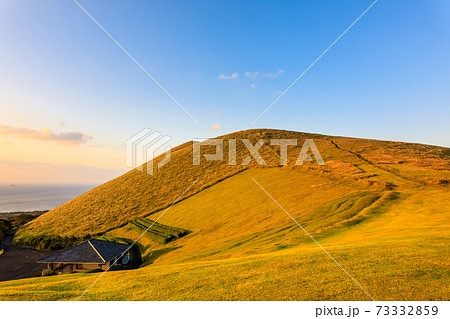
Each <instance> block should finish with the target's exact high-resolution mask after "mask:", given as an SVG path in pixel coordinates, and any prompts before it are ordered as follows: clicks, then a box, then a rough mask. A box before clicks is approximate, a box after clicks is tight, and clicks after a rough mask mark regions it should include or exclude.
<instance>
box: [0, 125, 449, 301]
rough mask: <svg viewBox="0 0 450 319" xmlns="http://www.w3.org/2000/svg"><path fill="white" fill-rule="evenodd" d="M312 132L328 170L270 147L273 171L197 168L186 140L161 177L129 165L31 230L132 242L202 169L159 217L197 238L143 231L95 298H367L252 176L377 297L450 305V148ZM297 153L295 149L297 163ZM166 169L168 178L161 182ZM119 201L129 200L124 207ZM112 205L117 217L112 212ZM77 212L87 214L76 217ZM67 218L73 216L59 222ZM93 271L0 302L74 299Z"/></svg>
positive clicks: (12, 292)
mask: <svg viewBox="0 0 450 319" xmlns="http://www.w3.org/2000/svg"><path fill="white" fill-rule="evenodd" d="M306 136H307V135H305V134H302V133H295V132H285V131H273V130H272V131H269V130H265V131H262V132H258V131H245V132H239V133H235V134H233V135H231V136H230V137H231V138H246V137H250V138H253V139H255V138H260V137H263V138H281V137H283V138H299V139H301V140H303V139H304V138H305V137H306ZM307 137H308V138H311V137H312V138H314V140H315V141H316V144H317V146H318V148H319V150H320V151H321V153H322V156H323V157H324V159H325V161H326V162H327V163H328V164H330V165H325V166H324V167H319V166H317V165H304V166H302V167H294V166H293V165H292V166H288V167H277V166H278V162H277V161H278V156H277V155H276V154H277V153H276V152H277V149H276V148H273V147H269V146H266V147H265V148H264V150H263V152H262V153H264V154H265V155H263V157H264V159H266V161H267V162H268V163H269V164H270V165H268V166H269V167H270V168H264V169H260V168H254V167H251V168H250V169H246V170H242V171H240V172H239V169H242V168H238V167H232V166H231V167H229V166H228V165H222V164H218V163H217V162H213V164H208V165H206V166H204V167H203V166H202V167H193V168H192V167H191V166H192V165H187V163H188V161H187V160H184V157H182V156H181V155H183V156H186V157H189V156H190V155H189V154H188V153H189V146H181V147H179V148H178V150H177V151H176V152H174V154H173V157H174V160H173V162H175V163H178V164H179V165H178V166H177V165H175V166H173V167H168V168H167V170H166V171H165V172H164V171H162V172H160V173H159V174H161V175H156V176H155V177H149V176H142V175H140V174H141V173H140V172H136V171H133V172H130V173H128V174H126V175H124V176H122V177H120V178H118V179H117V180H115V181H112V182H110V183H107V184H105V185H104V186H101V187H99V188H98V189H96V190H94V191H93V192H92V193H88V194H86V195H83V196H80V197H79V198H78V199H76V200H74V201H72V203H71V204H70V205H68V206H66V205H63V206H61V207H60V208H59V209H57V210H53V211H52V212H50V213H49V214H46V215H47V216H46V215H44V216H42V217H40V218H39V219H38V220H36V222H33V223H32V224H30V225H29V227H28V228H27V229H26V230H25V231H24V232H22V234H21V235H23V236H26V235H27V234H36V233H38V234H39V233H47V232H49V233H58V232H57V229H58V228H57V226H58V225H59V226H60V227H62V228H61V231H64V232H66V231H69V232H73V233H74V234H78V235H79V234H85V233H87V232H89V231H92V232H94V229H95V230H98V229H101V230H103V231H105V232H106V233H105V235H104V236H105V238H119V239H121V240H123V241H125V242H130V241H132V240H134V239H136V238H137V237H138V236H139V235H140V233H139V232H138V231H136V229H133V228H132V227H128V226H126V223H127V222H129V221H132V220H136V219H137V218H138V217H145V216H150V219H152V220H155V219H156V218H158V217H159V216H160V215H161V214H162V212H163V207H165V206H167V204H168V203H169V202H170V200H173V198H174V197H176V196H178V195H179V194H180V193H182V191H183V190H184V189H182V188H183V187H184V186H186V184H187V183H190V182H191V179H192V178H196V177H197V176H200V175H201V176H203V174H204V175H205V177H203V178H204V181H203V182H202V183H200V184H199V186H198V188H196V189H194V190H193V191H192V192H191V193H189V195H188V196H187V197H186V198H185V199H184V200H183V201H181V202H179V203H177V204H176V205H174V206H173V207H172V208H171V209H170V210H169V211H168V212H167V213H166V214H165V215H164V216H162V217H161V219H159V220H158V222H159V223H161V224H164V225H170V226H172V227H177V228H181V229H187V230H189V231H190V233H189V234H188V235H186V236H184V237H182V238H179V239H177V240H176V241H174V242H169V243H167V244H159V243H155V242H154V241H152V240H151V239H149V238H147V237H145V236H144V237H143V238H141V240H140V241H139V243H138V244H139V246H140V248H141V251H142V252H143V253H144V257H145V264H144V266H143V267H142V268H140V269H137V270H132V271H117V272H111V273H107V274H105V276H104V277H103V278H102V279H101V280H100V281H99V282H98V283H97V284H96V285H95V286H94V287H93V288H92V290H90V291H89V292H88V293H87V294H86V295H85V299H88V300H366V299H367V298H368V297H367V295H365V294H364V293H363V292H362V291H361V290H360V289H359V288H358V287H357V286H356V285H355V283H354V282H353V281H352V280H351V279H349V278H348V277H347V276H346V275H345V273H343V272H342V270H341V269H340V268H339V267H338V266H337V265H336V264H334V263H333V261H332V260H331V259H330V258H329V257H328V256H326V255H325V254H324V252H323V251H322V250H321V249H320V248H319V247H318V246H317V245H315V244H314V243H313V242H312V241H311V240H310V238H309V237H308V236H306V235H305V233H304V232H303V231H302V230H301V229H300V228H299V227H298V226H297V225H296V224H295V223H294V222H293V221H292V220H291V219H290V218H289V217H288V216H287V215H286V214H285V213H284V212H283V211H282V210H281V209H280V208H279V207H278V206H277V205H276V204H275V203H274V202H273V201H272V200H271V199H270V198H269V197H268V196H267V195H266V194H265V193H264V192H263V191H262V190H261V189H260V188H259V187H258V186H257V185H256V184H255V183H254V182H253V180H252V178H254V179H255V180H257V181H258V183H260V184H261V185H262V186H263V187H264V188H265V189H266V190H267V191H268V192H269V193H270V194H271V195H272V196H273V197H274V198H276V199H277V201H278V202H279V203H280V204H281V205H282V206H283V207H284V208H285V209H286V210H287V211H288V212H289V213H290V214H291V215H292V216H293V217H294V218H295V219H296V220H297V221H298V222H299V223H300V224H301V225H302V226H303V227H305V229H306V230H307V231H308V232H309V233H310V234H312V235H313V236H314V238H315V239H317V240H318V241H319V242H320V243H321V245H323V247H324V248H325V249H326V250H327V251H328V252H330V253H331V254H332V255H333V257H335V258H336V260H338V261H339V262H340V263H341V264H342V266H343V267H344V268H345V269H346V270H347V271H349V273H351V274H352V275H353V276H354V277H355V278H356V279H357V280H358V282H360V283H361V285H362V286H363V287H364V288H366V290H367V291H369V293H371V294H372V295H373V296H374V298H376V299H378V300H447V299H448V298H449V297H450V294H449V287H448V284H447V283H448V281H449V280H450V266H449V263H448V260H450V258H449V257H450V249H449V239H450V231H449V226H448V225H450V211H449V207H450V196H449V188H448V186H447V184H446V183H445V182H439V183H436V182H430V181H433V180H435V179H438V180H439V181H442V180H444V181H445V180H447V178H448V176H449V167H448V163H449V162H448V161H449V159H448V155H447V153H446V149H444V148H439V147H432V146H426V145H419V144H405V143H396V142H382V141H371V140H358V139H349V138H341V137H327V136H320V135H317V136H311V135H308V136H307ZM300 146H301V145H300ZM225 149H226V148H225ZM299 150H300V147H296V148H293V149H291V150H290V153H292V154H293V155H292V156H291V157H290V158H289V161H290V163H293V162H294V161H295V158H296V156H297V154H298V152H299ZM447 150H448V149H447ZM177 152H178V153H177ZM226 156H227V155H226V154H225V157H226ZM242 157H245V156H241V158H242ZM190 160H191V158H190ZM183 165H184V166H183ZM200 168H201V169H200ZM162 176H163V177H164V178H167V180H166V181H167V182H168V183H169V184H167V185H164V186H162V179H161V178H162ZM191 177H192V178H191ZM172 184H173V185H172ZM186 187H187V186H186ZM126 195H127V196H131V197H130V198H128V199H127V198H126V197H125V196H126ZM163 195H167V196H169V198H170V200H169V199H165V198H164V199H163V197H162V196H163ZM149 198H150V200H149ZM120 199H122V201H124V202H123V203H122V204H121V205H119V202H120ZM100 203H101V205H100ZM109 207H110V208H111V212H108V211H105V209H106V208H109ZM119 208H120V209H119ZM97 210H98V211H97ZM77 213H79V214H80V218H81V220H84V221H82V222H80V221H79V220H80V218H78V219H76V220H73V219H74V216H77ZM102 214H106V216H103V215H102ZM91 215H92V216H91ZM64 221H65V222H66V223H67V225H64V226H63V224H62V223H63V222H64ZM75 222H76V223H75ZM82 223H87V224H86V225H84V224H82ZM79 224H80V225H79ZM69 225H72V227H73V229H69ZM108 229H110V230H109V231H108ZM97 276H98V274H78V275H63V276H56V277H51V278H36V279H26V280H18V281H13V282H6V283H0V299H5V300H23V299H26V300H29V299H30V300H54V299H58V300H70V299H74V298H76V297H77V296H78V295H79V294H81V292H82V291H83V290H84V289H85V288H86V287H88V286H89V284H90V283H91V282H93V281H94V280H95V279H96V278H97Z"/></svg>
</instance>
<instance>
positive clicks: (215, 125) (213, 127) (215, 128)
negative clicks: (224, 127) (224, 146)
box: [209, 123, 220, 131]
mask: <svg viewBox="0 0 450 319" xmlns="http://www.w3.org/2000/svg"><path fill="white" fill-rule="evenodd" d="M209 130H210V131H218V130H220V123H216V124H214V125H213V126H211V127H210V128H209Z"/></svg>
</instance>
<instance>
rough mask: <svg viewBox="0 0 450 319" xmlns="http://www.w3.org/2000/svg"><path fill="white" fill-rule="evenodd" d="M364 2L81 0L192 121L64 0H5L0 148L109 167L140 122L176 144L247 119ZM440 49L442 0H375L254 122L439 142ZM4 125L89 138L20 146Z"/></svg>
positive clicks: (444, 121)
mask: <svg viewBox="0 0 450 319" xmlns="http://www.w3.org/2000/svg"><path fill="white" fill-rule="evenodd" d="M372 2H373V1H362V0H358V1H350V0H339V1H337V0H333V1H332V0H329V1H283V2H281V1H86V0H79V3H80V4H81V5H82V6H83V7H84V8H85V9H86V10H87V11H88V12H89V13H90V14H91V15H92V16H93V17H94V18H95V19H97V20H98V22H99V23H100V24H101V25H102V26H103V27H104V28H105V29H106V30H108V32H109V33H110V34H111V35H112V36H113V37H115V38H116V40H117V41H118V42H119V43H120V44H121V45H122V46H123V47H124V48H126V50H128V51H129V53H130V54H131V55H132V56H134V58H135V59H136V60H137V61H139V63H141V65H142V66H143V67H144V68H146V69H147V70H148V71H149V73H150V74H151V75H152V76H153V77H154V78H155V79H157V81H159V83H161V85H163V86H164V87H165V88H166V89H167V90H168V91H169V92H170V93H171V94H172V95H173V96H174V97H175V98H176V99H177V100H178V101H179V102H180V103H181V104H182V105H183V106H184V107H185V108H186V109H187V110H188V111H189V113H191V114H192V116H193V117H194V118H195V119H196V120H197V121H198V122H199V124H200V126H198V125H196V124H195V123H194V121H192V120H191V119H190V118H189V117H188V116H187V115H186V114H185V113H184V112H183V111H182V110H180V108H179V107H178V106H177V105H176V104H175V103H174V102H173V101H172V100H171V99H170V98H169V97H168V96H167V95H166V94H165V93H164V92H163V91H162V90H161V89H160V88H159V87H158V86H157V85H156V84H155V83H154V82H153V81H152V80H151V79H150V78H149V77H148V76H147V75H146V74H145V73H144V72H143V71H142V70H141V69H139V67H138V66H137V65H136V64H135V63H134V62H133V61H132V60H131V59H130V58H129V57H128V56H127V55H126V54H125V53H124V52H123V51H122V50H121V49H120V48H119V47H118V46H117V45H116V44H115V43H114V42H113V41H112V40H111V39H110V38H109V37H108V36H107V35H106V34H105V33H104V32H103V31H102V30H101V29H100V28H99V27H98V26H97V25H95V23H94V22H93V21H92V20H91V19H90V18H89V17H88V16H87V15H86V14H85V13H84V12H83V11H82V10H81V9H80V8H79V7H78V6H77V5H76V4H75V3H74V2H73V1H70V0H65V1H61V0H58V1H56V0H54V1H52V0H47V1H32V0H22V1H13V0H6V1H3V2H2V4H1V5H0V24H1V28H0V41H1V43H2V50H0V69H1V72H0V73H1V75H0V97H1V98H0V124H2V125H4V127H6V128H8V129H4V130H3V132H4V134H2V135H0V143H1V142H2V141H3V145H0V148H1V149H3V154H0V160H3V161H10V165H12V164H11V161H21V162H24V161H29V162H33V163H51V164H54V165H63V164H64V163H65V162H67V161H68V159H67V158H66V157H64V156H63V155H64V154H70V153H71V152H73V153H74V154H84V153H86V152H87V153H89V152H91V153H90V154H89V155H85V156H81V159H79V160H77V159H76V156H71V157H70V161H69V162H70V164H71V165H81V166H86V167H101V168H103V169H105V168H107V169H110V170H116V171H114V172H113V171H111V174H112V175H114V174H116V175H117V172H118V171H119V170H124V169H125V167H124V165H125V164H124V163H125V160H124V157H125V155H124V148H123V147H122V146H123V144H124V143H125V141H126V139H127V138H128V137H130V136H131V135H133V134H134V133H136V132H137V131H139V130H141V129H142V128H144V127H149V128H151V129H154V130H157V131H160V132H163V133H165V134H168V135H171V136H173V137H174V141H173V144H179V143H181V142H185V141H187V140H190V139H192V138H198V137H213V136H217V135H222V134H226V133H229V132H233V131H237V130H242V129H247V128H250V127H251V124H252V123H253V121H254V120H255V119H256V118H257V117H258V116H259V115H260V114H261V113H262V112H263V111H264V109H266V108H267V106H269V105H270V104H271V103H272V102H273V101H274V100H275V99H276V98H277V96H278V95H279V94H280V93H281V92H282V91H284V90H285V89H286V88H287V87H288V86H289V85H290V84H291V83H292V82H293V81H294V80H295V79H296V78H297V77H298V76H299V75H300V74H301V73H302V72H303V71H304V70H305V69H306V68H307V67H308V66H309V65H310V64H311V63H312V62H313V61H314V60H315V59H316V58H317V57H318V56H319V55H320V54H321V53H322V52H323V51H324V50H325V49H326V48H327V47H328V46H329V45H330V44H331V43H332V42H333V41H334V40H335V39H336V38H337V37H338V36H339V35H340V34H341V33H342V32H343V31H344V30H345V29H346V28H347V27H348V26H349V25H350V24H351V23H352V22H353V21H354V20H355V19H356V18H357V17H358V16H359V15H360V14H361V13H362V12H363V11H364V10H365V9H366V8H367V7H368V6H369V5H370V4H371V3H372ZM448 52H450V3H449V2H448V1H445V0H421V1H414V0H397V1H387V0H380V1H378V3H376V4H375V5H374V6H373V7H372V9H371V10H370V11H369V12H368V13H367V14H366V15H365V16H364V17H363V18H362V19H361V20H360V21H358V23H356V24H355V25H354V27H353V28H352V29H351V30H350V31H349V32H348V33H347V34H345V35H344V36H343V37H342V39H341V40H340V41H339V42H338V43H336V45H335V46H334V47H333V48H332V49H331V50H330V51H329V52H327V54H326V55H324V56H323V58H322V59H321V60H320V61H319V62H318V63H317V64H316V65H315V66H314V67H313V68H311V70H310V71H309V72H308V73H307V74H306V75H305V76H304V77H303V78H302V79H301V80H300V81H299V82H298V83H296V85H295V86H294V87H292V89H291V90H290V91H289V92H288V93H287V94H286V95H285V96H283V98H282V99H280V101H279V102H278V103H276V104H275V105H274V106H273V107H272V108H271V109H270V111H268V112H267V113H266V114H265V115H264V116H263V117H262V118H261V119H260V120H259V121H258V122H257V123H256V124H255V126H254V128H280V129H288V130H295V131H304V132H314V133H322V134H329V135H341V136H353V137H364V138H375V139H385V140H399V141H409V142H420V143H426V144H434V145H442V146H447V147H448V146H450V134H449V133H450V129H449V127H450V125H449V124H450V123H449V118H450V90H449V89H448V88H449V87H450V80H449V74H450V55H449V53H448ZM233 74H237V75H235V76H232V75H233ZM221 75H223V76H222V78H221ZM228 77H231V78H228ZM219 124H220V128H219V130H214V131H211V130H210V128H211V127H213V126H214V125H216V126H215V127H216V128H217V127H218V126H219ZM11 127H15V128H21V129H30V130H41V129H43V128H49V129H50V130H51V131H52V132H54V133H55V134H56V135H57V134H64V133H70V132H81V133H83V134H86V135H85V136H89V138H87V139H85V140H82V141H81V142H80V143H74V144H76V145H70V146H68V145H59V144H57V143H56V144H55V143H53V144H50V143H52V141H51V140H45V141H43V139H41V140H39V141H31V139H27V143H28V144H24V145H23V146H22V145H20V144H19V145H17V141H23V139H19V137H20V136H19V135H20V134H19V133H17V132H18V130H15V131H14V132H15V133H14V132H13V133H11V130H9V128H11ZM32 142H33V143H34V144H33V145H31V144H30V143H32ZM36 143H37V144H36ZM39 143H40V144H39ZM45 143H46V144H47V146H43V144H45ZM8 144H10V145H13V144H14V146H15V147H16V148H21V149H22V151H20V150H18V149H16V150H15V151H14V150H10V149H7V147H8ZM80 144H83V145H80ZM50 145H51V146H50ZM10 147H11V148H12V147H13V146H10ZM46 147H48V148H50V147H51V149H52V151H49V152H44V153H43V154H36V152H32V153H31V155H28V157H26V156H25V155H24V154H23V153H25V152H24V151H23V149H24V148H31V149H36V150H39V149H46ZM73 149H76V150H75V151H74V150H73ZM95 152H98V154H97V155H95V154H94V153H95ZM87 153H86V154H87ZM60 154H62V155H60ZM102 154H103V155H102ZM104 154H107V155H108V160H105V159H102V156H106V155H104ZM67 156H68V155H67ZM0 178H1V176H0ZM12 179H13V178H12ZM8 181H9V179H8ZM89 182H91V180H89Z"/></svg>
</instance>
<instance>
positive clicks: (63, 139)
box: [0, 124, 92, 144]
mask: <svg viewBox="0 0 450 319" xmlns="http://www.w3.org/2000/svg"><path fill="white" fill-rule="evenodd" d="M0 135H16V136H18V137H20V138H27V139H34V140H47V141H57V142H60V143H63V144H83V143H86V142H87V141H88V140H90V139H92V136H90V135H88V134H86V133H82V132H67V133H54V132H53V131H52V130H51V129H49V128H48V127H45V128H43V129H42V130H35V129H31V128H25V127H18V126H14V127H13V126H9V125H5V124H0Z"/></svg>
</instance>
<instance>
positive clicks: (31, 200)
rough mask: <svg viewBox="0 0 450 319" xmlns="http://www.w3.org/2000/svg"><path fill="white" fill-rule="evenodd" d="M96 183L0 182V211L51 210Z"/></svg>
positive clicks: (89, 188)
mask: <svg viewBox="0 0 450 319" xmlns="http://www.w3.org/2000/svg"><path fill="white" fill-rule="evenodd" d="M97 186H98V185H93V184H83V185H81V184H78V185H66V184H64V185H63V184H58V185H57V184H41V185H39V184H18V185H14V184H9V185H5V184H0V213H9V212H28V211H40V210H51V209H53V208H56V207H58V206H60V205H62V204H64V203H66V202H68V201H70V200H72V199H74V198H75V197H77V196H79V195H81V194H83V193H85V192H87V191H89V190H91V189H92V188H94V187H97Z"/></svg>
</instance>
